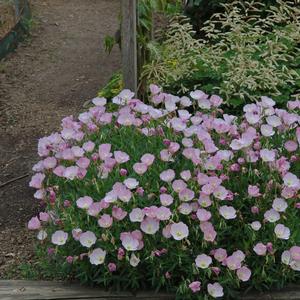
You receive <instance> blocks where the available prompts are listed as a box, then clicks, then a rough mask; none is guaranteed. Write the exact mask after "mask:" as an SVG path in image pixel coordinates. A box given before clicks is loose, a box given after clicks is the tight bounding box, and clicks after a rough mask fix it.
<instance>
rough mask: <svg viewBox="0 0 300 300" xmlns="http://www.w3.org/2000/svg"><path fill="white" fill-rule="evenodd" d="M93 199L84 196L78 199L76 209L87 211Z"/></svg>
mask: <svg viewBox="0 0 300 300" xmlns="http://www.w3.org/2000/svg"><path fill="white" fill-rule="evenodd" d="M93 202H94V201H93V199H92V198H91V197H89V196H84V197H80V198H79V199H78V200H77V201H76V204H77V207H79V208H82V209H88V208H89V207H90V206H91V205H92V203H93Z"/></svg>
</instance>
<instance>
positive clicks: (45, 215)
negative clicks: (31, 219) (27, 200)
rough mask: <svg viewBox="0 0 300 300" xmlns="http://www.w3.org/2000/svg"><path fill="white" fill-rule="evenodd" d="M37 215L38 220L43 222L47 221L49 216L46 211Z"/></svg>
mask: <svg viewBox="0 0 300 300" xmlns="http://www.w3.org/2000/svg"><path fill="white" fill-rule="evenodd" d="M39 217H40V220H41V221H43V222H48V221H49V220H50V216H49V214H48V213H46V212H40V214H39Z"/></svg>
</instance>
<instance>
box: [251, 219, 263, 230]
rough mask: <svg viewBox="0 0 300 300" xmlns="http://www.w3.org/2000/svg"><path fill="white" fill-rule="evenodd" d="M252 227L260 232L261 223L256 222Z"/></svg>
mask: <svg viewBox="0 0 300 300" xmlns="http://www.w3.org/2000/svg"><path fill="white" fill-rule="evenodd" d="M250 226H251V228H252V229H253V230H255V231H258V230H259V229H260V228H261V223H260V222H259V221H254V222H252V223H251V224H250Z"/></svg>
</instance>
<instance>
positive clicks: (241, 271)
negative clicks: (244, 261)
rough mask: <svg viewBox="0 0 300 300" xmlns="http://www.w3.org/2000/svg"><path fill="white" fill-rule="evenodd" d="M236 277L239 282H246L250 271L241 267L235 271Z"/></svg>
mask: <svg viewBox="0 0 300 300" xmlns="http://www.w3.org/2000/svg"><path fill="white" fill-rule="evenodd" d="M236 275H237V277H238V278H239V279H240V280H241V281H244V282H245V281H248V280H249V279H250V277H251V270H250V269H249V268H247V267H245V266H244V267H241V268H240V269H238V270H237V271H236Z"/></svg>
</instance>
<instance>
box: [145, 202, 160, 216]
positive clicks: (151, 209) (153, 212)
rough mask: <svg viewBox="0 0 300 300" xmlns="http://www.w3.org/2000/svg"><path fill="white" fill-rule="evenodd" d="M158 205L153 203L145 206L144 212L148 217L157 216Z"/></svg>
mask: <svg viewBox="0 0 300 300" xmlns="http://www.w3.org/2000/svg"><path fill="white" fill-rule="evenodd" d="M157 209H158V207H157V206H155V205H152V206H150V207H145V208H144V209H143V211H144V213H145V214H146V216H147V217H150V218H153V219H155V218H156V212H157Z"/></svg>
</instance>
